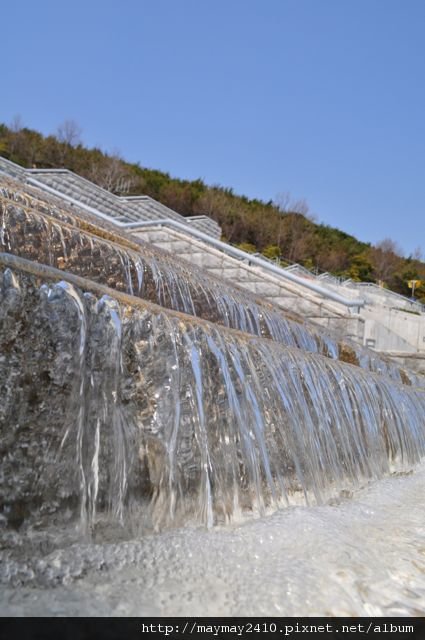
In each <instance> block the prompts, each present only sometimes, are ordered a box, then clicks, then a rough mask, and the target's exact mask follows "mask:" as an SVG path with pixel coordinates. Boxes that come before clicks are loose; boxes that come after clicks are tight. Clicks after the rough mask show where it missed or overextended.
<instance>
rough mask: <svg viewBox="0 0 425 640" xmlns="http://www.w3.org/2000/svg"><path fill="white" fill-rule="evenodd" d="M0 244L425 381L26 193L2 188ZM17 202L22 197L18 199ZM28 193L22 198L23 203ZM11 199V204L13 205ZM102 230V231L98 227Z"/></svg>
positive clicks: (234, 324)
mask: <svg viewBox="0 0 425 640" xmlns="http://www.w3.org/2000/svg"><path fill="white" fill-rule="evenodd" d="M2 195H3V197H2V198H1V199H0V214H1V219H2V227H1V228H2V235H1V237H0V247H2V248H3V249H4V250H5V251H7V252H10V253H13V254H16V255H20V256H22V257H24V258H27V259H30V260H36V261H38V262H43V263H45V264H49V265H50V266H54V267H56V268H60V269H63V270H66V271H70V272H72V273H75V274H77V275H81V276H83V277H89V278H90V279H91V280H94V281H98V282H100V283H102V284H107V285H108V286H110V287H112V288H114V289H116V290H118V291H123V292H126V293H129V294H131V295H136V296H139V297H141V298H144V299H147V300H150V301H152V302H155V303H158V304H160V305H161V306H164V307H167V308H170V309H174V310H178V311H182V312H184V313H187V314H190V315H194V316H198V317H202V318H205V319H207V320H211V321H213V322H219V323H220V324H223V325H225V326H228V327H230V328H234V329H238V330H240V331H243V332H246V333H252V334H253V335H257V336H262V337H266V338H272V339H273V340H275V341H277V342H282V343H283V344H286V345H288V346H293V347H298V348H301V349H303V350H305V351H311V352H313V353H321V354H323V355H326V356H328V357H330V358H334V359H337V358H340V359H343V360H344V359H345V358H346V354H345V351H348V354H349V361H351V362H355V363H356V364H358V365H359V366H361V367H362V368H365V369H368V370H370V371H374V372H377V373H383V374H385V375H387V376H389V377H391V378H392V379H393V380H395V381H398V382H402V381H403V382H406V381H409V382H411V383H412V384H414V385H424V382H423V381H421V380H420V379H419V378H418V377H417V376H415V375H414V374H413V373H411V372H406V371H404V370H403V371H402V372H401V371H400V368H399V367H398V366H397V365H395V364H393V363H391V362H389V361H386V360H385V359H383V358H381V357H379V356H377V355H376V354H373V353H372V352H369V351H367V350H366V349H363V348H362V347H360V346H358V345H356V344H354V343H347V341H341V340H337V339H335V338H334V337H332V336H331V335H330V334H327V333H326V332H325V331H321V330H319V329H317V328H313V327H311V326H308V325H306V324H305V323H304V324H303V323H302V322H298V321H295V320H292V319H291V318H288V317H285V315H284V313H283V312H280V311H277V310H275V309H273V308H272V307H271V306H270V305H268V304H264V303H262V302H260V301H259V300H258V299H256V298H255V297H254V296H252V295H250V294H248V293H245V292H242V291H239V290H238V289H236V288H233V287H231V286H228V285H224V284H223V283H221V282H219V281H216V280H215V279H214V278H211V277H208V276H207V275H206V274H202V275H201V274H196V273H193V272H191V271H190V270H189V268H188V266H186V265H184V264H183V263H179V261H178V260H175V259H173V260H172V261H170V258H169V256H167V255H166V254H165V253H164V252H163V253H161V252H160V251H159V252H158V251H155V250H153V249H152V248H151V247H148V245H146V246H143V253H142V251H139V252H136V251H135V250H134V249H131V248H129V247H124V246H120V245H117V244H116V243H114V242H111V241H106V240H103V239H102V238H101V237H99V236H94V235H93V234H90V233H87V232H85V231H84V230H82V229H80V228H78V227H76V226H75V225H74V226H72V224H71V222H72V218H71V216H70V215H65V214H64V213H60V214H57V211H56V209H48V210H47V211H46V206H42V205H40V204H39V203H38V204H37V207H38V208H39V209H41V211H37V210H33V209H32V208H31V207H30V206H29V205H30V204H31V202H28V201H27V200H26V199H25V198H24V197H23V196H21V197H19V195H17V194H15V192H12V191H10V190H7V189H3V190H2ZM16 200H17V201H18V202H17V203H16V202H15V201H16ZM22 200H24V202H22ZM11 201H13V204H11ZM99 232H100V231H99Z"/></svg>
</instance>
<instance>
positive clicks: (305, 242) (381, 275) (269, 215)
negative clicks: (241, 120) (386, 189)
mask: <svg viewBox="0 0 425 640" xmlns="http://www.w3.org/2000/svg"><path fill="white" fill-rule="evenodd" d="M0 155H2V156H4V157H5V158H8V159H9V160H12V161H13V162H16V163H17V164H20V165H22V166H24V167H38V168H49V167H66V168H68V169H70V170H71V171H74V172H75V173H78V174H80V175H82V176H84V177H85V178H88V179H89V180H92V181H93V182H95V183H97V184H99V185H100V186H102V187H104V188H106V189H108V190H110V191H112V192H114V193H117V194H125V195H136V194H141V193H143V194H146V195H149V196H151V197H152V198H155V200H158V201H159V202H162V203H163V204H165V205H167V206H168V207H171V208H172V209H174V210H176V211H178V212H179V213H181V214H182V215H184V216H192V215H199V214H206V215H208V216H211V217H212V218H214V219H215V220H216V221H217V222H218V223H219V224H220V225H221V227H222V229H223V237H224V239H225V240H226V241H228V242H230V243H232V244H235V245H239V246H241V247H242V248H245V249H246V250H248V251H254V252H255V251H258V252H261V253H263V254H264V255H266V256H267V257H269V258H276V259H280V260H282V262H285V261H292V262H299V263H300V264H303V265H304V266H306V267H308V268H310V269H317V270H320V271H330V272H331V273H334V274H335V275H339V276H344V277H350V278H352V279H354V280H363V281H370V282H378V281H381V282H384V283H385V285H386V286H388V287H389V288H391V289H393V290H394V291H397V292H398V293H402V294H403V295H410V290H409V288H408V285H407V283H408V281H409V280H411V279H419V280H422V281H423V282H424V283H425V264H424V263H423V262H422V261H420V260H419V259H418V257H415V256H411V257H409V258H403V257H401V256H400V255H398V252H397V249H396V245H395V243H393V242H392V241H391V240H388V239H387V240H385V241H383V242H382V243H380V245H378V246H372V245H370V244H368V243H364V242H360V241H359V240H357V239H356V238H354V237H353V236H351V235H349V234H347V233H344V232H343V231H341V230H339V229H336V228H333V227H330V226H327V225H323V224H317V223H316V222H315V221H314V220H313V219H311V218H310V217H309V216H308V212H307V208H306V207H305V206H304V205H303V203H299V204H298V205H291V204H290V203H286V204H284V205H282V204H281V206H280V207H279V206H277V205H276V204H275V203H273V202H271V201H270V202H262V201H260V200H256V199H249V198H246V197H245V196H240V195H236V194H235V193H233V191H232V189H228V188H224V187H221V186H217V185H214V186H209V185H206V184H205V183H204V182H203V181H202V180H193V181H189V180H180V179H178V178H174V177H171V176H170V175H169V174H168V173H164V172H162V171H158V170H155V169H149V168H146V167H142V166H141V165H140V164H131V163H128V162H125V161H124V160H123V159H121V158H119V157H116V156H112V155H108V154H106V153H104V152H102V151H101V150H100V149H96V148H93V149H87V148H85V147H84V146H83V145H82V144H81V143H80V141H79V131H78V127H77V126H76V125H75V124H74V123H72V122H69V121H68V122H66V123H64V125H62V126H61V127H60V128H59V129H58V132H57V134H56V135H55V136H53V135H50V136H43V135H41V134H40V133H38V132H37V131H33V130H31V129H27V128H21V127H18V126H15V127H8V126H6V125H0ZM300 204H301V205H302V206H300ZM417 297H418V298H419V299H421V300H422V301H423V302H425V286H422V287H421V288H420V289H418V291H417Z"/></svg>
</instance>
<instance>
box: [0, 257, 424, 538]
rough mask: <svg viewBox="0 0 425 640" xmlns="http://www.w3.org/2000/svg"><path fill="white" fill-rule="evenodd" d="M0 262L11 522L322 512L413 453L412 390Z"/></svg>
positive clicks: (416, 397)
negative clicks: (43, 517)
mask: <svg viewBox="0 0 425 640" xmlns="http://www.w3.org/2000/svg"><path fill="white" fill-rule="evenodd" d="M1 261H2V263H3V270H4V274H3V277H2V285H1V305H0V309H1V312H0V314H1V322H0V327H1V347H2V353H6V354H8V353H10V354H13V357H10V358H7V359H6V358H3V360H2V361H1V366H0V383H1V386H2V388H3V389H5V390H6V392H5V394H4V397H3V399H2V403H1V425H2V428H1V433H2V434H3V436H2V437H3V443H2V446H3V447H4V446H6V445H5V442H7V450H8V457H7V460H6V461H5V462H4V464H3V472H4V476H3V477H4V478H10V479H12V478H13V481H12V480H11V481H10V482H9V483H8V482H5V483H4V486H3V493H4V495H3V502H4V503H5V504H6V505H7V508H6V512H5V513H7V514H8V516H7V517H9V519H10V521H11V522H12V523H13V522H19V521H20V519H22V520H24V519H27V518H34V517H35V515H34V513H33V512H32V511H33V510H34V508H35V511H36V512H37V517H38V516H40V513H41V514H43V513H49V514H51V513H52V512H55V513H59V514H60V513H65V506H66V507H67V509H68V511H66V513H73V515H74V516H75V515H76V514H78V517H79V519H80V522H81V525H82V527H83V529H84V530H89V529H90V528H93V526H95V524H96V518H97V515H98V514H99V513H101V514H103V517H106V518H107V519H108V520H110V521H114V522H121V523H125V522H127V523H128V522H133V523H135V522H136V523H137V522H138V521H140V522H142V521H143V523H145V524H146V523H148V524H147V526H153V527H163V526H168V525H170V524H178V523H183V522H188V521H192V522H195V523H202V524H204V525H207V526H211V525H212V524H214V523H220V522H226V521H229V520H231V519H233V518H234V517H236V516H238V515H240V514H241V513H242V512H250V513H253V514H256V513H258V514H264V513H265V512H266V511H267V510H269V509H276V508H277V507H279V506H281V505H284V504H292V503H295V504H296V503H299V502H300V501H301V502H303V501H306V502H307V503H309V504H310V503H321V502H323V501H324V500H326V499H328V498H329V497H330V496H332V495H335V494H338V493H339V492H340V491H341V489H344V488H350V487H351V488H352V487H354V486H358V485H359V484H360V483H363V482H365V481H367V480H368V479H371V478H377V477H381V476H382V475H384V474H387V473H389V472H390V471H391V470H407V469H410V468H411V466H412V465H413V464H415V463H416V462H417V461H418V460H419V459H420V458H421V457H422V456H423V454H424V451H425V434H424V429H423V415H424V411H425V392H424V391H423V390H421V389H419V388H416V387H413V386H406V385H402V384H399V383H396V382H395V381H392V380H390V379H389V378H387V377H384V376H379V375H376V374H372V373H369V372H366V371H364V370H361V369H359V368H358V367H354V366H351V365H348V364H344V363H340V362H338V361H335V360H331V359H329V358H326V357H322V356H318V355H317V354H310V353H307V352H306V353H304V352H302V351H300V350H299V349H292V348H289V347H285V346H283V345H280V344H277V343H275V342H272V341H270V340H267V339H262V338H258V337H254V336H250V335H248V334H242V333H239V332H236V331H232V330H229V329H224V328H220V327H217V326H215V325H213V324H210V323H208V322H204V321H202V320H198V319H195V318H190V317H188V316H183V315H179V314H173V313H172V312H166V311H164V310H162V309H160V308H159V307H156V306H154V305H150V304H148V303H146V302H142V301H140V300H138V299H136V298H134V297H131V296H127V295H125V294H117V293H115V294H114V292H111V291H108V290H107V289H103V288H102V287H101V286H99V285H95V284H93V283H90V282H88V281H85V280H83V279H80V278H77V277H75V276H71V275H67V276H66V280H60V277H61V275H62V274H60V272H57V271H55V270H52V269H48V268H46V267H42V266H41V265H34V264H32V263H28V262H27V261H24V260H22V259H19V258H15V257H12V256H3V257H2V258H1ZM58 280H59V281H58ZM111 294H114V295H113V297H112V296H111ZM16 324H17V325H18V327H19V329H18V330H15V331H13V330H10V329H11V326H12V329H13V326H16ZM23 362H25V366H23V365H22V363H23ZM17 401H19V402H17ZM7 425H9V428H8V427H7ZM10 425H16V428H12V429H11V428H10ZM17 461H19V467H18V468H17V466H16V463H17ZM40 505H42V506H40ZM77 505H78V506H77ZM105 514H106V515H105Z"/></svg>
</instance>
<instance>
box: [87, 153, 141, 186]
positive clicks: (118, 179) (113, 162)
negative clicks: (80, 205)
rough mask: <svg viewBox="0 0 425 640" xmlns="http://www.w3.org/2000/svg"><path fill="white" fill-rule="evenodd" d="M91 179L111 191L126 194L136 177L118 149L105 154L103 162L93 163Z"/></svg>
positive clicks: (90, 173)
mask: <svg viewBox="0 0 425 640" xmlns="http://www.w3.org/2000/svg"><path fill="white" fill-rule="evenodd" d="M89 179H90V180H92V181H93V182H95V183H96V184H98V185H99V187H102V188H103V189H106V190H107V191H111V193H116V194H119V195H125V194H127V193H129V192H130V190H131V188H132V186H133V183H134V179H133V177H132V176H131V174H130V172H129V171H128V170H127V168H126V166H125V164H124V161H123V159H122V158H121V156H120V155H119V153H118V152H117V151H115V152H114V153H113V155H112V156H105V157H104V160H103V161H102V162H96V163H94V164H92V166H91V168H90V172H89Z"/></svg>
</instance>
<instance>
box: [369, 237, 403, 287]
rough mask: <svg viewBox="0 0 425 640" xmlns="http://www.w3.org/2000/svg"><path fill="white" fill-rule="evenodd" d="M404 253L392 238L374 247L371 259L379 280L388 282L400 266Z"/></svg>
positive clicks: (385, 239)
mask: <svg viewBox="0 0 425 640" xmlns="http://www.w3.org/2000/svg"><path fill="white" fill-rule="evenodd" d="M402 253H403V251H402V249H401V248H400V247H399V246H398V244H397V243H396V242H394V240H391V238H384V239H383V240H381V242H378V244H377V245H375V247H372V249H371V251H370V257H371V260H372V264H373V268H374V271H375V275H376V277H377V279H378V280H382V281H385V280H388V278H389V277H390V276H391V274H392V273H393V272H394V271H395V270H396V269H397V267H398V266H399V264H400V261H401V260H402V258H401V255H402Z"/></svg>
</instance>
